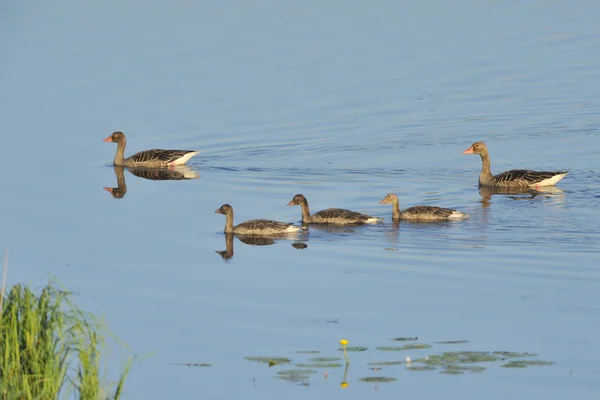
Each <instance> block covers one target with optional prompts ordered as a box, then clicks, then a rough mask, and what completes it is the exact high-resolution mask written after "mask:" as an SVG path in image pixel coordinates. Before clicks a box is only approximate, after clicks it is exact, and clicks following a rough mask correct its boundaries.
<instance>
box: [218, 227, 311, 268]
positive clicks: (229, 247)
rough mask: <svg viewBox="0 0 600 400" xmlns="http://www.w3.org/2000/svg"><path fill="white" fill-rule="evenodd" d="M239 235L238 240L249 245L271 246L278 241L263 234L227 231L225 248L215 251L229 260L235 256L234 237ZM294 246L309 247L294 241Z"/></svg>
mask: <svg viewBox="0 0 600 400" xmlns="http://www.w3.org/2000/svg"><path fill="white" fill-rule="evenodd" d="M234 236H235V237H237V238H238V240H239V241H240V242H242V243H244V244H247V245H249V246H270V245H272V244H275V243H277V242H276V241H275V240H274V239H272V238H268V237H263V236H244V235H235V234H233V233H225V250H221V251H219V250H215V253H217V254H218V255H220V256H221V257H222V258H223V260H225V261H228V260H229V259H231V258H232V257H233V254H234V253H233V237H234ZM292 247H294V248H296V249H305V248H307V247H308V245H306V244H305V243H303V242H294V243H293V244H292Z"/></svg>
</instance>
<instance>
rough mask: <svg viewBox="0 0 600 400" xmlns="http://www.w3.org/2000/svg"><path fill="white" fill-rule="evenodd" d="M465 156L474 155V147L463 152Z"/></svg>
mask: <svg viewBox="0 0 600 400" xmlns="http://www.w3.org/2000/svg"><path fill="white" fill-rule="evenodd" d="M463 154H473V146H471V147H469V148H468V149H466V150H465V151H463Z"/></svg>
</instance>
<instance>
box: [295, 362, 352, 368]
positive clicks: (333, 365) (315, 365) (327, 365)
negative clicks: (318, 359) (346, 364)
mask: <svg viewBox="0 0 600 400" xmlns="http://www.w3.org/2000/svg"><path fill="white" fill-rule="evenodd" d="M341 366H342V364H336V363H312V364H311V363H308V364H296V367H298V368H338V367H341Z"/></svg>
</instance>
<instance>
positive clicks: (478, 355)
mask: <svg viewBox="0 0 600 400" xmlns="http://www.w3.org/2000/svg"><path fill="white" fill-rule="evenodd" d="M417 339H418V338H417V337H414V338H413V337H411V338H400V337H399V338H393V339H390V340H391V341H395V342H398V341H413V340H417ZM348 343H349V342H348V340H347V339H342V340H340V345H341V346H342V347H340V348H338V350H339V351H344V356H345V359H346V366H345V369H344V376H343V378H342V380H341V382H340V387H341V388H347V387H348V386H349V383H348V371H349V369H348V367H349V366H350V364H349V360H348V355H347V351H368V348H367V347H359V346H357V347H348ZM463 343H468V340H448V341H440V342H431V343H407V344H404V345H402V346H378V347H375V350H377V351H391V352H397V351H404V352H406V353H404V354H406V358H405V359H404V360H381V361H371V362H368V363H367V364H366V365H367V366H368V369H369V370H371V371H372V372H373V371H374V372H379V371H381V370H382V369H383V368H382V367H386V372H388V373H387V374H386V375H388V376H364V377H357V378H355V379H357V380H358V381H359V382H363V383H372V384H378V383H384V382H393V381H395V380H397V375H398V374H401V373H402V372H404V371H410V372H431V371H437V372H439V373H440V374H445V375H463V374H467V373H468V374H477V373H482V372H484V371H487V370H488V369H489V368H490V366H496V367H498V366H500V367H504V368H527V367H530V366H543V365H551V364H552V362H549V361H540V360H531V359H523V358H530V357H535V356H537V354H534V353H527V352H523V353H520V352H513V351H472V350H464V351H447V352H442V353H433V354H431V353H430V350H429V349H432V348H433V347H434V346H435V345H436V344H441V345H456V344H463ZM410 351H415V352H418V353H419V354H423V353H425V354H426V353H430V354H427V355H423V356H421V357H419V358H415V359H412V358H411V355H413V356H414V354H410V353H409V352H410ZM296 353H297V354H306V355H310V354H315V353H321V352H320V351H317V350H311V351H297V352H296ZM373 354H377V353H373ZM514 358H518V359H519V360H511V359H514ZM246 359H254V360H255V361H260V362H269V366H273V365H276V364H275V363H274V360H276V359H277V358H275V357H253V358H251V357H246ZM279 359H280V360H282V361H283V362H290V360H289V359H287V358H283V357H280V358H279ZM304 359H305V360H306V361H295V363H294V366H295V367H296V368H298V369H292V370H286V371H278V372H277V378H278V379H283V380H287V381H290V382H293V383H302V384H306V385H308V384H309V380H310V379H312V378H314V377H315V372H314V371H316V370H324V371H323V372H324V379H328V376H329V371H328V369H333V368H339V367H341V366H342V365H341V364H340V363H338V362H336V361H340V360H341V358H340V357H330V356H328V355H326V354H324V355H323V356H318V357H311V358H308V357H305V358H304ZM505 360H509V362H507V363H505V364H503V365H499V362H503V361H505ZM402 365H403V367H401V368H398V366H402ZM486 365H487V366H486ZM388 367H389V368H388ZM355 368H357V367H356V366H355ZM360 370H361V366H358V371H360ZM302 371H310V373H305V372H302ZM410 372H409V373H410ZM390 374H391V376H390ZM329 379H331V378H329Z"/></svg>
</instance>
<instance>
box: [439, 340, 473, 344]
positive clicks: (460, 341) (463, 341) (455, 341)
mask: <svg viewBox="0 0 600 400" xmlns="http://www.w3.org/2000/svg"><path fill="white" fill-rule="evenodd" d="M434 343H435V344H463V343H469V341H468V340H443V341H441V342H434Z"/></svg>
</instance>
